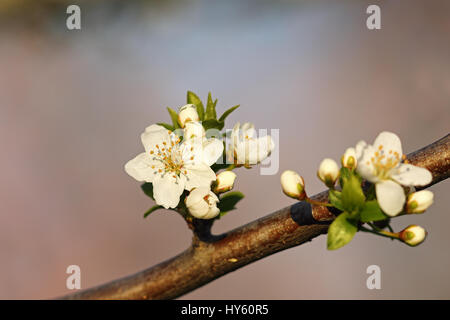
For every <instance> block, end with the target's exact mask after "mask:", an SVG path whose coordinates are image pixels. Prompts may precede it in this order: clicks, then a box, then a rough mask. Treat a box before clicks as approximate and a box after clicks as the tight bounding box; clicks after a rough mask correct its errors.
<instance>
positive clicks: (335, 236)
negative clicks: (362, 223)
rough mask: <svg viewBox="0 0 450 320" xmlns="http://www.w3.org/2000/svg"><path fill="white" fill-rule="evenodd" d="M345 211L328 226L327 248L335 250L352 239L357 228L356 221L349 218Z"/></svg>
mask: <svg viewBox="0 0 450 320" xmlns="http://www.w3.org/2000/svg"><path fill="white" fill-rule="evenodd" d="M348 218H349V214H348V213H347V212H343V213H341V214H340V215H339V216H338V217H337V218H336V219H335V220H334V221H333V222H332V223H331V225H330V227H329V228H328V238H327V248H328V250H336V249H339V248H341V247H343V246H345V245H346V244H347V243H349V242H350V241H352V239H353V237H354V235H355V233H356V231H357V230H358V228H357V226H356V222H355V221H352V220H349V219H348Z"/></svg>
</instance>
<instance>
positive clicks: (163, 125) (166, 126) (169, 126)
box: [157, 122, 175, 131]
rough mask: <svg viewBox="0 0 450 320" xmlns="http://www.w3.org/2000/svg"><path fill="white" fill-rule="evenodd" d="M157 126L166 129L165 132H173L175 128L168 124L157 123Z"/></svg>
mask: <svg viewBox="0 0 450 320" xmlns="http://www.w3.org/2000/svg"><path fill="white" fill-rule="evenodd" d="M157 125H160V126H162V127H164V128H166V129H167V130H170V131H174V130H175V128H174V127H173V126H172V125H170V124H168V123H163V122H159V123H157Z"/></svg>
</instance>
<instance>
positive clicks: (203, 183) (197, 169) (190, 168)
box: [186, 163, 216, 190]
mask: <svg viewBox="0 0 450 320" xmlns="http://www.w3.org/2000/svg"><path fill="white" fill-rule="evenodd" d="M186 170H187V181H186V190H192V189H193V188H198V187H208V188H210V186H211V182H213V181H215V180H216V174H215V173H214V171H213V170H212V169H211V168H210V167H209V166H208V165H206V164H204V163H196V164H195V165H186Z"/></svg>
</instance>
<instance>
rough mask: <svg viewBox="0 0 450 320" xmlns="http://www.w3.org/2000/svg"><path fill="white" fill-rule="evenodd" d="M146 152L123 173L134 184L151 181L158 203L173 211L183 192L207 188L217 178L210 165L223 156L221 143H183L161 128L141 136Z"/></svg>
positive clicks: (129, 163)
mask: <svg viewBox="0 0 450 320" xmlns="http://www.w3.org/2000/svg"><path fill="white" fill-rule="evenodd" d="M141 140H142V144H143V145H144V149H145V152H144V153H141V154H139V155H138V156H137V157H135V158H134V159H132V160H130V161H128V162H127V164H126V165H125V171H126V172H127V173H128V174H129V175H130V176H132V177H133V178H134V179H136V180H137V181H145V182H151V183H152V184H153V196H154V198H155V201H156V203H157V204H159V205H161V206H163V207H164V208H166V209H167V208H175V207H176V206H177V205H178V203H179V200H180V195H181V194H182V193H183V190H192V189H193V188H198V187H208V188H209V187H210V185H211V182H212V181H214V180H216V175H215V173H214V171H213V170H212V169H211V168H210V166H211V165H212V164H213V163H214V162H216V161H217V159H218V157H219V156H220V155H222V153H223V144H222V142H221V141H218V140H213V139H212V141H207V142H206V143H205V144H200V143H196V142H195V140H189V139H186V140H183V142H181V141H180V138H179V137H178V136H177V135H175V134H174V133H172V132H170V131H168V130H167V129H165V128H164V127H162V126H159V125H151V126H149V127H148V128H146V129H145V132H144V133H142V135H141Z"/></svg>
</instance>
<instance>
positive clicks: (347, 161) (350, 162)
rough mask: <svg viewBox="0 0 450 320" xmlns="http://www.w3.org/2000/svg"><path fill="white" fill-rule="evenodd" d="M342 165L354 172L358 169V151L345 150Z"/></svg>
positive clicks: (353, 149) (352, 149)
mask: <svg viewBox="0 0 450 320" xmlns="http://www.w3.org/2000/svg"><path fill="white" fill-rule="evenodd" d="M341 164H342V166H343V167H345V168H348V169H350V170H353V169H355V168H356V165H357V160H356V150H355V148H348V149H347V150H345V153H344V155H343V156H342V158H341Z"/></svg>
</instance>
